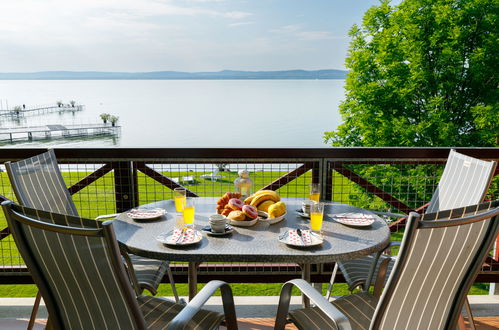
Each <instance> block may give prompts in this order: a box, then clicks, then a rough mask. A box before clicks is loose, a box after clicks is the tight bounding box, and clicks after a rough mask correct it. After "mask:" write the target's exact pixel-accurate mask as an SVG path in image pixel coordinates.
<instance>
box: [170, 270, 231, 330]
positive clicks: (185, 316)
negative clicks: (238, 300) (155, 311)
mask: <svg viewBox="0 0 499 330" xmlns="http://www.w3.org/2000/svg"><path fill="white" fill-rule="evenodd" d="M217 289H220V291H221V293H222V302H223V307H224V314H225V323H226V326H227V329H228V330H233V329H237V320H236V309H235V306H234V298H233V296H232V289H231V288H230V286H229V284H227V283H225V282H222V281H216V280H214V281H210V282H208V283H207V284H206V286H205V287H204V288H203V289H202V290H201V291H199V293H198V294H197V295H196V296H195V297H194V298H193V299H192V300H191V301H190V302H189V303H188V304H187V305H186V306H185V307H184V308H183V309H182V311H181V312H180V313H178V314H177V316H175V318H174V319H173V320H172V321H171V322H170V324H169V325H168V327H167V329H168V330H176V329H183V328H184V326H185V324H187V322H189V321H190V320H192V318H193V317H194V315H195V314H196V313H197V312H198V311H199V310H200V309H201V307H203V305H204V304H205V303H206V301H208V299H209V298H210V297H211V296H212V295H213V294H214V293H215V291H217Z"/></svg>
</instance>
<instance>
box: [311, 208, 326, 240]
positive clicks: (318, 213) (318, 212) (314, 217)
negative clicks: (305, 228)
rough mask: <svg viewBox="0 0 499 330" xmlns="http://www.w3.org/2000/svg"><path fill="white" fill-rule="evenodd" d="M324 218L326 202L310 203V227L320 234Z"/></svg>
mask: <svg viewBox="0 0 499 330" xmlns="http://www.w3.org/2000/svg"><path fill="white" fill-rule="evenodd" d="M323 218H324V203H313V204H312V205H310V229H311V230H312V231H314V232H317V233H319V234H320V232H321V229H322V219H323Z"/></svg>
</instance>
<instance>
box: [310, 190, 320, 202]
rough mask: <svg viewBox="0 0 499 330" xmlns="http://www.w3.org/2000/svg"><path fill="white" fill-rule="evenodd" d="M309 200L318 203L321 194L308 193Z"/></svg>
mask: <svg viewBox="0 0 499 330" xmlns="http://www.w3.org/2000/svg"><path fill="white" fill-rule="evenodd" d="M309 198H310V200H312V201H316V202H318V201H319V199H320V198H321V193H318V192H314V193H310V195H309Z"/></svg>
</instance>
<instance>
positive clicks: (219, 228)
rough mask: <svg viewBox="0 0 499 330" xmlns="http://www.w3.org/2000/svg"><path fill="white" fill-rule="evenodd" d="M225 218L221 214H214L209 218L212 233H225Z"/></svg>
mask: <svg viewBox="0 0 499 330" xmlns="http://www.w3.org/2000/svg"><path fill="white" fill-rule="evenodd" d="M226 221H227V220H226V218H225V217H224V216H223V215H221V214H214V215H212V216H210V227H211V232H212V233H223V232H225V223H226Z"/></svg>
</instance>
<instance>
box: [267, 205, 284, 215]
mask: <svg viewBox="0 0 499 330" xmlns="http://www.w3.org/2000/svg"><path fill="white" fill-rule="evenodd" d="M268 213H269V218H270V219H273V218H277V217H280V216H281V215H283V214H284V213H286V204H284V203H283V202H277V203H275V204H272V205H270V206H269V210H268Z"/></svg>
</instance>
